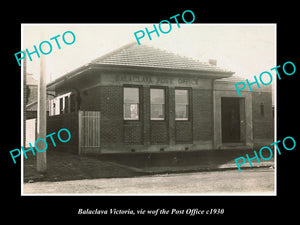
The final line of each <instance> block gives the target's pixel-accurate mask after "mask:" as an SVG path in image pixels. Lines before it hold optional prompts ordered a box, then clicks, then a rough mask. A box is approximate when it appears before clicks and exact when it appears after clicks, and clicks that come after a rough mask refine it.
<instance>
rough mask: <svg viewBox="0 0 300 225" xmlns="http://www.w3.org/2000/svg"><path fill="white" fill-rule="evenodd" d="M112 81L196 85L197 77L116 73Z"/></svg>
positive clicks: (197, 82)
mask: <svg viewBox="0 0 300 225" xmlns="http://www.w3.org/2000/svg"><path fill="white" fill-rule="evenodd" d="M114 82H128V83H131V82H134V83H145V84H153V85H198V84H199V79H198V78H175V77H159V76H143V75H116V76H115V79H114Z"/></svg>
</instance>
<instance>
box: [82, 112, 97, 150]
mask: <svg viewBox="0 0 300 225" xmlns="http://www.w3.org/2000/svg"><path fill="white" fill-rule="evenodd" d="M78 132H79V133H78V137H79V139H78V147H79V149H78V153H79V154H85V153H100V151H101V149H100V112H97V111H79V112H78Z"/></svg>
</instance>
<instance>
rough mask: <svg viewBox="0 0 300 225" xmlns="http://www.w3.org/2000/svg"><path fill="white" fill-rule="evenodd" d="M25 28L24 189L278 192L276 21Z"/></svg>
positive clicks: (48, 192)
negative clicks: (271, 22)
mask: <svg viewBox="0 0 300 225" xmlns="http://www.w3.org/2000/svg"><path fill="white" fill-rule="evenodd" d="M179 22H180V21H179ZM166 30H169V32H166ZM21 33H22V51H20V52H19V53H18V54H16V55H15V57H16V65H17V66H18V64H19V65H20V66H21V73H22V79H23V85H22V88H23V90H22V99H23V102H22V109H23V112H22V124H23V129H22V130H23V133H22V144H23V146H22V147H23V148H21V149H22V151H20V152H21V155H20V156H18V155H17V153H14V154H15V157H21V164H22V165H21V168H22V171H21V174H22V182H21V188H22V195H42V196H44V195H276V151H274V146H270V144H272V143H274V142H275V138H276V137H275V129H276V124H275V121H276V73H275V71H274V70H271V69H272V68H274V67H276V66H277V64H276V63H277V62H276V24H194V23H190V24H186V23H184V22H181V23H180V27H178V25H177V24H176V23H173V22H172V23H171V24H164V26H163V28H162V27H161V26H159V25H158V24H156V25H155V24H22V32H21ZM137 34H138V35H137ZM142 34H144V35H143V37H142ZM137 37H139V39H138V38H137ZM264 71H268V72H269V73H270V74H272V76H273V80H271V82H269V81H270V77H268V76H267V75H266V74H264V76H263V77H262V76H260V75H261V74H262V73H263V72H264ZM255 76H256V78H257V79H255ZM238 83H239V85H237V84H238ZM238 88H239V89H240V90H238ZM263 146H268V147H270V149H272V151H271V152H270V151H268V150H265V149H264V151H260V149H261V148H262V147H263ZM266 149H267V148H266ZM255 152H256V153H257V154H256V153H255ZM12 157H13V156H12ZM13 159H14V158H13ZM236 159H239V160H236ZM266 159H267V160H266ZM12 163H14V162H13V161H12ZM238 165H240V166H239V168H238Z"/></svg>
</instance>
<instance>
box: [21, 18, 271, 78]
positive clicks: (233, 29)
mask: <svg viewBox="0 0 300 225" xmlns="http://www.w3.org/2000/svg"><path fill="white" fill-rule="evenodd" d="M156 26H157V27H158V23H156ZM145 27H147V28H148V29H149V30H151V29H153V24H22V49H28V51H29V52H32V51H34V47H33V46H34V45H36V46H37V48H38V46H39V44H40V43H41V42H42V41H49V42H50V43H51V44H52V48H53V49H52V52H51V53H50V54H49V55H45V57H44V59H45V62H46V77H47V78H46V80H47V82H50V81H52V80H54V79H57V78H58V77H60V76H62V75H64V74H66V73H67V72H70V71H72V70H74V69H76V68H78V67H80V66H82V65H84V64H86V63H89V62H90V61H91V60H93V59H95V58H98V57H100V56H102V55H104V54H106V53H108V52H110V51H113V50H116V49H118V48H119V47H122V46H123V45H126V44H128V43H132V42H136V39H135V36H134V32H137V31H139V30H144V31H145ZM167 28H168V27H163V28H162V29H163V30H167ZM66 31H72V32H73V33H74V34H75V37H76V40H75V42H74V43H73V44H71V45H66V44H65V43H64V42H63V41H62V35H63V34H64V33H65V32H66ZM57 35H60V37H59V38H57V40H58V41H59V43H60V46H61V49H58V48H57V45H56V43H55V40H50V38H52V37H55V36H57ZM67 37H68V38H69V39H70V41H71V40H72V38H71V36H70V35H69V36H67V35H66V39H67ZM151 37H152V40H149V38H148V37H147V35H145V37H144V38H142V39H140V42H141V45H143V44H147V45H151V46H154V47H157V48H160V49H163V50H166V51H168V52H173V53H176V54H179V55H181V56H185V57H190V58H193V59H196V60H199V61H202V62H208V60H209V59H216V60H217V66H219V67H221V68H223V69H227V70H230V71H232V72H235V75H238V76H242V77H246V78H249V77H253V76H254V75H256V76H259V74H260V73H261V72H263V71H270V69H271V68H273V67H275V66H276V25H275V24H180V28H178V27H177V25H176V23H174V24H172V29H171V31H170V32H169V33H167V34H163V33H161V32H160V36H159V37H157V36H156V34H155V33H153V34H152V35H151ZM67 41H68V39H67ZM44 48H45V49H44V51H47V46H46V45H45V47H44ZM39 68H40V58H38V57H37V56H36V54H33V55H32V61H30V60H29V59H27V72H28V73H32V74H33V76H34V77H35V78H36V79H37V78H38V76H39V73H40V72H39ZM273 72H274V71H272V72H271V73H272V74H273Z"/></svg>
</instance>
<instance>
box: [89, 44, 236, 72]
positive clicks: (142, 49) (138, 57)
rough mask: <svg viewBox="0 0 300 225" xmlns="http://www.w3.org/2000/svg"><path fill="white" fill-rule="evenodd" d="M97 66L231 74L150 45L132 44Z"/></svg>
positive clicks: (100, 58) (110, 55)
mask: <svg viewBox="0 0 300 225" xmlns="http://www.w3.org/2000/svg"><path fill="white" fill-rule="evenodd" d="M91 64H97V65H122V66H141V67H151V68H170V69H186V70H196V71H212V72H230V71H228V70H224V69H221V68H219V67H217V66H214V65H211V64H209V63H204V62H200V61H198V60H195V59H191V58H188V57H183V56H179V55H177V54H174V53H171V52H167V51H165V50H161V49H158V48H155V47H152V46H148V45H137V44H136V43H131V44H128V45H125V46H124V47H121V48H119V49H117V50H116V51H113V52H111V53H108V54H106V55H104V56H102V57H99V58H97V59H95V60H93V61H92V62H91Z"/></svg>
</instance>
